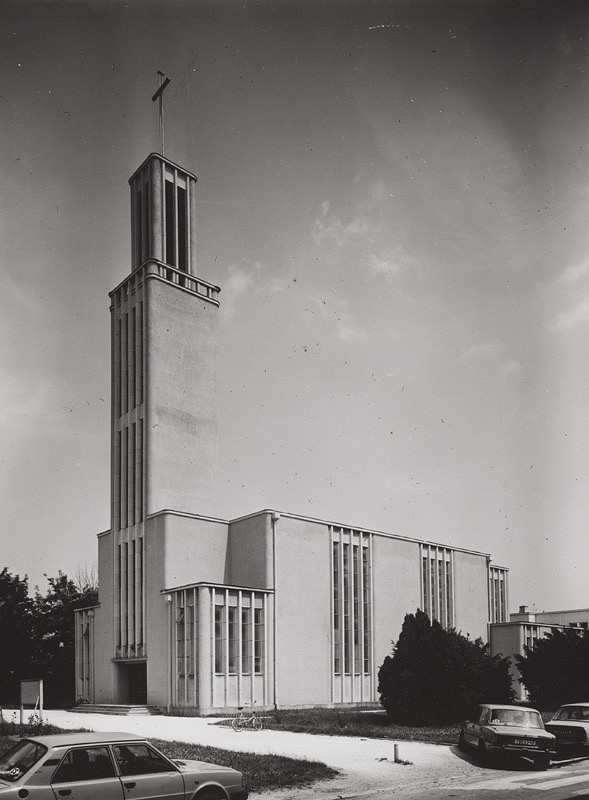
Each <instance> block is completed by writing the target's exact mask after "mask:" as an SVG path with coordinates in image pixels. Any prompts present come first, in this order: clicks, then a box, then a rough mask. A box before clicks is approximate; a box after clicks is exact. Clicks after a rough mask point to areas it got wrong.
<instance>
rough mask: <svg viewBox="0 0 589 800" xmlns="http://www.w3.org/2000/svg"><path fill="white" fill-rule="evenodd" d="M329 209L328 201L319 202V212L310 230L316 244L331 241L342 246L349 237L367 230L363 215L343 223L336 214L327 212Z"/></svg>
mask: <svg viewBox="0 0 589 800" xmlns="http://www.w3.org/2000/svg"><path fill="white" fill-rule="evenodd" d="M330 210H331V206H330V203H329V201H328V200H324V201H323V202H322V203H321V214H320V215H319V216H318V217H317V219H316V220H315V222H314V223H313V229H312V232H311V233H312V236H313V241H314V242H315V244H316V245H322V244H326V243H333V244H336V245H337V247H338V248H342V247H344V245H346V244H347V243H348V242H349V241H350V240H351V239H355V238H357V237H360V236H364V235H365V234H366V233H367V232H368V220H367V219H366V218H365V217H357V218H356V219H354V220H352V221H351V222H349V223H348V224H347V225H344V223H343V222H342V221H341V219H340V218H339V217H338V216H337V215H336V214H330V213H329V212H330Z"/></svg>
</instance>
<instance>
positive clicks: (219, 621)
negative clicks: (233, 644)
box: [215, 605, 225, 674]
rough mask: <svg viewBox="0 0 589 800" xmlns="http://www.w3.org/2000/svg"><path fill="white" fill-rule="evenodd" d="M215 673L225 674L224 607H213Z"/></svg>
mask: <svg viewBox="0 0 589 800" xmlns="http://www.w3.org/2000/svg"><path fill="white" fill-rule="evenodd" d="M215 672H216V673H217V674H220V673H223V672H225V606H222V605H215Z"/></svg>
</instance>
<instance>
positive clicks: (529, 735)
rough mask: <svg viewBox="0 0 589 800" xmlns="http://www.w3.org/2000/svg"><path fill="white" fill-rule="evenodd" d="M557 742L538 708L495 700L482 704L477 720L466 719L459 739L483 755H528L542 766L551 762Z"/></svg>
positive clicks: (527, 756)
mask: <svg viewBox="0 0 589 800" xmlns="http://www.w3.org/2000/svg"><path fill="white" fill-rule="evenodd" d="M555 743H556V739H555V737H554V735H553V734H552V733H548V731H546V729H545V728H544V723H543V722H542V717H541V716H540V714H539V712H538V711H535V710H534V709H533V708H525V707H523V706H503V705H494V704H487V705H481V706H479V707H478V709H477V712H476V714H475V715H474V720H473V721H470V720H467V721H466V722H463V723H462V726H461V729H460V739H459V740H458V744H459V745H460V747H461V748H466V747H471V748H474V749H476V751H477V752H478V753H479V754H480V755H481V757H482V758H488V757H491V756H494V757H496V758H500V757H505V758H507V757H511V758H516V757H521V756H524V757H526V758H530V759H532V761H533V762H534V764H535V766H536V767H538V768H540V769H546V767H547V766H548V764H549V763H550V757H551V756H552V755H554V754H555Z"/></svg>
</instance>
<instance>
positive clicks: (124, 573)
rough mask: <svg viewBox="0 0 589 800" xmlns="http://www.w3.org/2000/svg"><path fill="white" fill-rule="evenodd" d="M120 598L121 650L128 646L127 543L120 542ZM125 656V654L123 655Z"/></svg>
mask: <svg viewBox="0 0 589 800" xmlns="http://www.w3.org/2000/svg"><path fill="white" fill-rule="evenodd" d="M119 596H120V604H121V605H120V609H121V613H120V618H121V646H122V647H123V650H125V649H126V647H127V644H128V638H127V542H121V590H120V592H119ZM125 655H126V653H125Z"/></svg>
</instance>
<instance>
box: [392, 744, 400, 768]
mask: <svg viewBox="0 0 589 800" xmlns="http://www.w3.org/2000/svg"><path fill="white" fill-rule="evenodd" d="M393 752H394V754H395V755H394V760H395V764H398V763H399V745H398V744H396V745H395V746H394V751H393Z"/></svg>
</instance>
